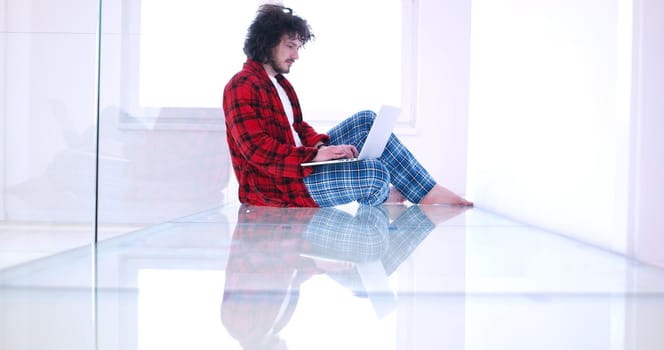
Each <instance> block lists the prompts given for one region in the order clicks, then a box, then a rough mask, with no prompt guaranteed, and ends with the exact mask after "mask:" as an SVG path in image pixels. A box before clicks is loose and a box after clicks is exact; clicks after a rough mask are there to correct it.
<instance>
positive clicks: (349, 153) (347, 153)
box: [313, 145, 357, 162]
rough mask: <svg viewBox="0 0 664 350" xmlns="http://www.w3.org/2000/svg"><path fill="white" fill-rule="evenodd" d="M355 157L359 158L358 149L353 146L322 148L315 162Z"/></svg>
mask: <svg viewBox="0 0 664 350" xmlns="http://www.w3.org/2000/svg"><path fill="white" fill-rule="evenodd" d="M355 157H357V149H356V148H355V146H353V145H337V146H321V147H320V148H319V149H318V154H316V157H315V158H314V159H313V161H314V162H320V161H323V160H332V159H341V158H355Z"/></svg>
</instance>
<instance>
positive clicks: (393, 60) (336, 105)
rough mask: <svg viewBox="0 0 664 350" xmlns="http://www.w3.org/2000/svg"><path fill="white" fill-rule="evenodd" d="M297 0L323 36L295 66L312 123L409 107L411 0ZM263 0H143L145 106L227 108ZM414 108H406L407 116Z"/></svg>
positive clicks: (291, 4) (296, 9)
mask: <svg viewBox="0 0 664 350" xmlns="http://www.w3.org/2000/svg"><path fill="white" fill-rule="evenodd" d="M332 4H333V5H334V6H329V5H324V4H321V3H318V2H311V1H304V0H292V1H289V2H285V5H286V6H288V7H291V8H293V9H294V12H295V13H296V14H297V15H300V16H302V17H303V18H305V19H307V21H308V22H309V23H310V25H311V26H312V30H313V32H314V34H315V35H316V39H315V40H314V41H312V42H310V43H308V44H307V45H306V47H305V48H304V49H303V50H301V52H300V60H299V61H298V62H296V63H295V65H294V66H293V68H292V69H291V73H290V74H288V76H287V77H288V79H289V80H290V81H291V82H292V83H293V85H294V86H295V89H296V91H297V93H298V96H299V98H300V102H301V104H302V107H303V110H304V114H305V119H306V120H308V121H321V122H325V121H339V120H341V119H343V118H344V117H346V116H348V115H350V113H353V112H356V111H359V110H362V109H374V110H377V109H378V107H379V106H380V105H381V104H383V103H386V104H392V105H397V106H401V107H402V108H404V109H407V110H409V111H412V103H411V100H412V96H413V95H414V86H415V84H414V79H413V78H412V77H414V74H415V73H414V72H415V68H414V64H412V62H413V61H414V60H411V57H410V55H411V53H412V52H414V51H415V50H412V48H413V47H414V46H413V44H414V43H413V41H412V40H411V38H413V37H415V36H414V35H413V33H414V30H413V28H412V27H414V26H413V24H414V23H413V22H412V21H411V20H410V18H411V17H412V16H411V13H412V9H411V7H412V0H405V1H404V0H366V1H360V2H358V1H351V0H338V1H335V2H334V3H332ZM257 7H258V3H257V2H253V1H219V0H186V1H185V0H169V1H164V0H142V1H141V8H140V11H141V16H140V19H141V24H140V30H141V37H140V68H139V88H138V94H139V97H138V103H139V104H140V107H189V108H220V106H221V96H222V90H223V87H224V85H225V84H226V82H227V81H228V80H229V79H230V77H231V76H232V75H233V74H235V73H236V72H237V71H239V70H240V68H241V66H242V63H243V62H244V61H245V56H244V54H243V52H242V46H243V43H244V36H245V35H246V30H247V28H248V27H249V25H250V23H251V21H252V20H253V18H254V16H255V12H256V9H257ZM410 114H411V113H407V115H410Z"/></svg>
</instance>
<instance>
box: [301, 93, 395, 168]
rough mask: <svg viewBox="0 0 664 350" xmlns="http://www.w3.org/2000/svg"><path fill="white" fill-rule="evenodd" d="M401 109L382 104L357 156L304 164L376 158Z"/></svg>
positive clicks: (382, 148)
mask: <svg viewBox="0 0 664 350" xmlns="http://www.w3.org/2000/svg"><path fill="white" fill-rule="evenodd" d="M399 114H400V109H399V108H397V107H393V106H382V107H381V108H380V111H379V112H378V115H376V118H375V119H374V122H373V125H372V126H371V130H369V134H368V135H367V139H366V140H365V141H364V146H362V150H361V151H360V154H359V155H358V156H357V158H342V159H333V160H324V161H320V162H309V163H302V164H301V165H302V166H312V165H323V164H336V163H346V162H356V161H358V160H363V159H375V158H378V157H380V155H381V154H383V150H384V149H385V145H387V141H388V140H389V138H390V135H391V134H392V130H393V129H394V124H396V121H397V118H399Z"/></svg>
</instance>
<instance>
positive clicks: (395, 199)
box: [384, 186, 406, 204]
mask: <svg viewBox="0 0 664 350" xmlns="http://www.w3.org/2000/svg"><path fill="white" fill-rule="evenodd" d="M405 201H406V197H404V196H403V194H401V192H399V190H397V189H396V188H394V186H390V196H389V197H387V200H386V201H385V203H384V204H403V203H404V202H405Z"/></svg>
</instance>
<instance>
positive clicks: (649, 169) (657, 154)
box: [629, 0, 664, 266]
mask: <svg viewBox="0 0 664 350" xmlns="http://www.w3.org/2000/svg"><path fill="white" fill-rule="evenodd" d="M634 15H635V19H636V20H635V26H634V28H635V33H634V79H633V83H634V94H633V104H632V107H633V109H632V119H631V120H632V123H633V125H634V127H633V132H632V135H631V139H632V143H631V146H632V153H631V156H632V162H631V164H630V169H632V174H631V182H630V192H631V198H630V202H631V204H632V206H631V208H630V209H631V211H630V226H629V230H630V232H633V233H634V236H633V239H632V241H631V244H632V246H631V251H630V253H632V254H634V255H635V256H637V257H639V258H640V259H642V260H645V261H649V262H653V263H655V264H657V265H659V266H664V249H663V247H664V218H663V217H662V210H663V208H664V184H663V183H662V181H663V180H662V179H664V137H662V135H664V118H663V116H664V99H662V92H663V91H664V65H663V63H664V40H663V39H662V34H664V2H662V1H659V0H636V1H635V10H634Z"/></svg>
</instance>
